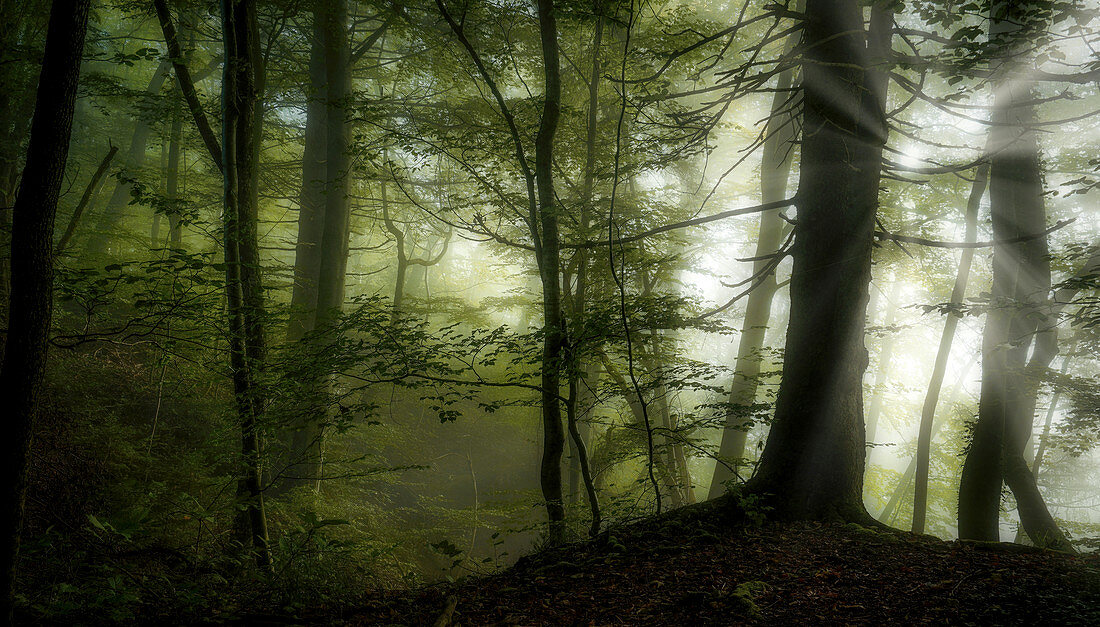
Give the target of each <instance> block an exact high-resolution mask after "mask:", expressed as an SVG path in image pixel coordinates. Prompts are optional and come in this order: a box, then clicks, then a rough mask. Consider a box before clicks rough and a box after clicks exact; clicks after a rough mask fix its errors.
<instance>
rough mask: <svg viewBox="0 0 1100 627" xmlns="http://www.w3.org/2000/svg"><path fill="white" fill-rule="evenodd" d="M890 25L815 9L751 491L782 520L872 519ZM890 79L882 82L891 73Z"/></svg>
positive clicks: (837, 4) (806, 38) (842, 10)
mask: <svg viewBox="0 0 1100 627" xmlns="http://www.w3.org/2000/svg"><path fill="white" fill-rule="evenodd" d="M892 28H893V16H892V14H891V13H890V12H888V10H887V9H886V8H885V7H884V6H883V5H881V4H877V5H875V7H874V8H873V11H872V20H871V26H870V29H868V28H866V27H865V26H864V20H863V12H862V10H861V9H860V6H859V3H858V2H856V1H855V0H839V1H827V0H808V2H807V3H806V12H805V21H804V25H803V41H802V47H803V50H804V52H803V60H802V67H803V69H804V71H803V89H802V91H803V114H802V116H803V131H802V157H801V172H800V178H799V188H798V197H797V198H798V205H797V206H798V217H797V223H796V225H795V230H794V234H795V241H794V248H793V250H792V253H791V256H792V258H793V261H794V266H793V270H792V275H791V288H790V290H791V316H790V323H789V326H788V328H787V341H786V347H787V348H786V355H785V358H784V361H783V378H782V382H781V384H780V388H779V395H778V398H777V402H776V410H775V418H774V421H773V423H772V428H771V432H770V433H769V435H768V441H767V444H766V445H765V447H764V451H763V453H762V455H761V458H760V463H759V466H758V468H757V474H756V475H755V476H754V477H753V478H752V479H751V480H750V481H749V483H748V486H747V489H748V490H749V491H750V492H752V493H755V494H760V495H765V497H766V499H767V502H768V503H769V505H770V506H772V507H774V508H775V510H776V513H777V514H778V515H780V516H781V517H788V518H840V519H847V520H865V519H869V518H870V517H869V516H868V514H867V512H866V510H865V509H864V507H863V470H864V463H865V456H866V452H865V447H864V443H865V434H864V424H863V383H862V380H863V373H864V371H865V370H866V367H867V352H866V349H865V348H864V325H865V314H866V307H867V287H868V284H869V282H870V279H871V248H872V243H873V239H874V230H875V213H876V210H877V208H878V192H879V177H880V175H881V170H882V149H883V146H884V144H885V141H886V135H887V127H886V124H885V113H884V107H885V104H884V100H885V98H884V95H885V87H886V84H885V82H884V80H883V77H882V75H881V74H880V73H879V72H876V71H874V65H873V63H878V64H881V63H883V62H884V61H885V57H886V55H887V53H888V51H889V41H890V38H891V32H892ZM882 74H884V72H882Z"/></svg>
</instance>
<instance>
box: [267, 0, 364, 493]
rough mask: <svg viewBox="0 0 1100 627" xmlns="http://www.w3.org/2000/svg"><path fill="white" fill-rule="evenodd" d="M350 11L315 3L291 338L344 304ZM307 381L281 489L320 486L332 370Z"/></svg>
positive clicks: (342, 5)
mask: <svg viewBox="0 0 1100 627" xmlns="http://www.w3.org/2000/svg"><path fill="white" fill-rule="evenodd" d="M347 16H348V14H347V3H346V2H344V1H342V0H338V1H336V2H317V3H315V5H314V8H313V22H314V34H313V47H312V50H311V53H310V61H309V76H310V85H309V92H310V93H309V95H308V102H307V105H306V107H307V108H306V133H305V152H304V154H303V157H302V193H301V199H300V205H299V216H298V239H297V245H296V249H295V250H296V253H295V260H294V291H293V294H292V296H291V320H290V326H289V328H288V331H287V339H288V340H289V341H291V342H298V341H301V340H303V339H304V338H305V337H306V336H307V334H309V333H310V332H313V331H318V332H321V331H326V330H331V328H332V327H333V325H334V324H335V323H336V321H337V319H338V317H339V313H340V311H341V309H342V308H343V304H344V288H345V279H346V276H347V257H348V239H349V236H350V229H349V219H350V205H349V196H348V185H349V179H348V170H349V164H350V161H349V157H348V149H349V141H350V139H349V136H348V124H347V115H346V111H345V107H346V105H347V103H346V100H347V97H348V95H349V93H350V82H351V77H350V72H351V61H350V53H349V48H348V40H347V32H346V26H347V19H348V17H347ZM331 339H332V338H328V337H325V336H324V334H323V333H322V334H321V336H319V337H318V338H317V341H319V342H322V345H319V346H314V347H313V350H315V351H317V353H318V354H320V352H321V351H323V350H324V344H325V343H327V342H328V341H330V340H331ZM306 387H307V389H306V390H305V391H304V395H305V396H306V397H307V398H305V399H303V403H301V407H300V409H299V410H298V411H299V412H300V414H301V415H300V416H298V417H297V418H295V420H294V423H293V425H292V426H293V429H292V432H291V433H289V434H287V437H286V439H287V440H288V441H287V443H286V446H287V453H286V460H287V468H286V470H285V471H284V472H285V475H286V476H285V477H284V478H283V480H282V481H281V482H280V483H279V485H278V489H279V490H280V491H282V490H286V489H290V488H293V487H297V486H305V485H308V486H311V487H313V488H314V489H317V488H319V486H320V480H321V472H322V451H323V447H322V443H323V438H324V424H325V422H326V416H327V411H328V405H329V395H330V391H331V390H330V387H331V375H330V374H329V373H323V372H317V373H315V378H314V379H312V380H310V381H308V382H306Z"/></svg>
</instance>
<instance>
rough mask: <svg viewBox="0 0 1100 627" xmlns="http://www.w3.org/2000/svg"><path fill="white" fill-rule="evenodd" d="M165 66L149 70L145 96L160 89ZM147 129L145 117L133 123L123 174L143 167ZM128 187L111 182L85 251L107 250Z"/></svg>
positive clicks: (126, 203) (93, 253) (134, 173)
mask: <svg viewBox="0 0 1100 627" xmlns="http://www.w3.org/2000/svg"><path fill="white" fill-rule="evenodd" d="M169 69H171V65H170V64H169V63H168V62H167V61H162V62H161V63H160V64H159V65H158V66H157V69H156V71H154V72H153V77H152V78H151V79H149V85H148V87H146V88H145V97H147V98H153V97H155V96H157V95H158V94H159V93H160V90H161V87H163V86H164V81H165V79H166V78H167V77H168V71H169ZM150 133H152V128H151V127H150V125H149V122H148V121H147V120H144V119H140V118H139V119H138V120H137V121H136V122H135V123H134V134H133V135H132V136H131V137H130V147H129V149H128V150H127V152H126V161H125V164H124V167H125V173H126V174H127V175H129V176H137V174H138V173H139V172H140V171H141V169H142V168H143V167H145V150H146V147H147V146H148V144H149V135H150ZM132 187H133V186H132V185H131V184H130V183H129V182H127V181H122V180H120V181H118V182H117V183H115V188H114V191H113V192H111V197H110V199H109V200H108V201H107V205H106V206H105V207H104V208H103V212H102V213H101V214H100V215H99V219H98V220H96V225H95V229H94V230H93V232H92V233H91V235H89V237H88V242H87V244H86V245H85V247H84V252H85V254H86V255H90V256H98V255H102V254H104V253H105V252H106V251H107V247H108V245H109V244H110V243H111V239H112V237H113V234H112V230H113V229H114V228H115V226H117V225H118V223H119V220H121V219H122V213H123V212H124V211H125V210H126V207H127V206H129V204H130V190H131V189H132Z"/></svg>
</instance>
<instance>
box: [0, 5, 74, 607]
mask: <svg viewBox="0 0 1100 627" xmlns="http://www.w3.org/2000/svg"><path fill="white" fill-rule="evenodd" d="M89 4H90V2H89V0H71V1H69V2H60V1H55V2H54V3H53V6H52V9H51V10H50V20H49V27H48V29H47V33H46V48H45V52H44V55H43V59H42V72H41V75H40V79H39V82H38V90H37V94H36V97H35V111H34V117H33V120H32V122H31V139H30V144H29V146H28V149H27V161H26V166H25V167H24V169H23V178H22V183H21V184H20V186H19V191H18V193H17V195H16V198H15V205H14V208H13V221H12V245H11V248H12V251H11V278H12V283H11V294H10V301H9V309H8V311H9V319H8V327H7V345H6V349H5V353H4V359H3V365H2V366H0V398H3V399H4V403H5V414H6V416H7V417H8V418H7V420H6V421H5V422H6V423H7V425H6V426H7V433H6V434H5V436H4V438H3V439H2V441H3V445H2V455H0V459H2V460H3V461H2V464H3V472H4V477H3V481H2V482H0V508H2V510H0V542H2V546H0V559H2V560H3V562H2V563H0V604H2V605H0V620H2V621H4V622H5V623H6V624H11V622H12V609H13V603H14V600H13V583H14V576H15V565H16V559H17V557H18V554H19V536H20V533H21V531H22V526H23V504H24V498H25V491H26V472H27V457H28V454H29V451H30V445H31V436H32V433H33V429H34V424H35V418H36V415H37V410H38V402H39V398H40V395H41V392H42V387H43V380H44V378H45V370H46V354H47V348H48V339H49V332H50V322H51V318H52V312H53V275H54V241H53V233H54V219H55V217H56V215H57V201H58V197H59V194H60V191H61V182H62V178H63V177H64V174H65V164H66V162H67V160H68V156H69V139H70V135H71V131H72V122H73V110H74V107H75V102H76V90H77V83H78V82H79V78H80V62H81V58H82V56H83V52H84V38H85V34H86V33H87V27H88V7H89Z"/></svg>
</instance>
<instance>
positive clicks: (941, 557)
mask: <svg viewBox="0 0 1100 627" xmlns="http://www.w3.org/2000/svg"><path fill="white" fill-rule="evenodd" d="M719 518H720V517H716V516H714V515H713V512H711V515H708V516H699V515H688V516H684V515H673V516H666V517H663V518H660V519H655V520H650V521H646V522H643V523H639V524H635V525H632V526H629V527H624V528H621V529H615V530H612V531H611V532H607V533H605V534H604V535H602V536H601V537H600V538H597V539H596V540H592V541H587V542H579V543H575V544H571V545H568V546H565V547H561V548H558V549H554V550H549V551H543V552H540V553H537V554H535V555H532V556H529V557H526V558H524V559H522V560H520V562H519V563H517V564H516V565H515V566H514V567H512V568H509V569H507V570H505V571H502V572H500V573H498V574H495V575H492V576H488V577H484V578H472V579H468V580H465V581H462V582H459V583H457V584H449V585H446V586H444V585H438V586H432V587H428V588H425V589H422V590H420V591H417V592H412V593H404V594H400V595H398V594H395V595H393V596H388V597H378V598H375V599H373V600H371V601H369V602H368V603H366V604H365V605H364V606H362V607H359V608H357V609H354V610H350V611H347V612H344V613H343V614H342V615H340V616H332V615H327V616H321V615H316V616H312V617H310V616H301V617H299V620H301V621H302V622H305V623H340V624H349V625H440V624H442V625H447V624H453V625H643V624H644V625H675V624H680V625H697V624H707V625H736V624H766V625H789V624H846V625H872V624H873V625H886V624H897V625H908V624H922V623H932V624H953V625H967V624H974V625H991V624H992V625H1003V624H1028V625H1069V624H1092V625H1097V624H1100V557H1096V556H1082V557H1074V556H1068V555H1063V554H1057V553H1053V552H1049V551H1044V550H1040V549H1035V548H1030V547H1022V546H1019V545H996V544H976V543H961V542H944V541H942V540H938V539H935V538H932V537H929V536H918V535H914V534H908V533H903V532H891V531H877V530H872V529H869V528H866V527H862V526H859V525H854V524H848V525H841V524H832V525H829V524H806V523H801V524H776V523H763V524H761V525H739V526H736V527H731V526H728V525H723V524H721V523H720V522H719ZM280 622H281V621H280ZM282 624H286V623H285V622H284V623H282Z"/></svg>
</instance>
